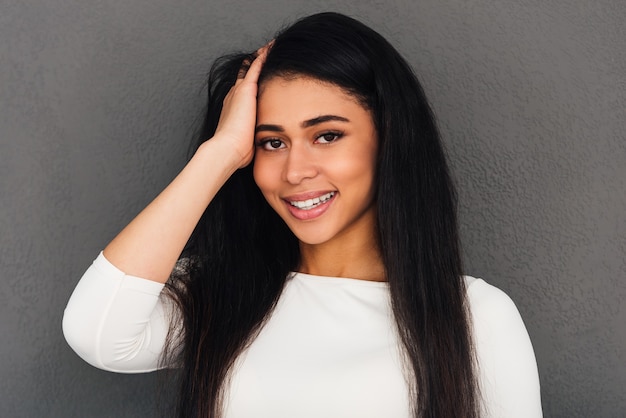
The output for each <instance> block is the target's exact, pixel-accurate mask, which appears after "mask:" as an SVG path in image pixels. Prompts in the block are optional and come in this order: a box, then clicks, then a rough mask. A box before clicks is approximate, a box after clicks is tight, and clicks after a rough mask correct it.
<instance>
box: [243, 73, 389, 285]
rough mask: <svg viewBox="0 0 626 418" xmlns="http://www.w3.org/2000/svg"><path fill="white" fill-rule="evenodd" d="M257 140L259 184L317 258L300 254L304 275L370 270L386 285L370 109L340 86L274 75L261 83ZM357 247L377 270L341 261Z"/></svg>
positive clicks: (348, 274)
mask: <svg viewBox="0 0 626 418" xmlns="http://www.w3.org/2000/svg"><path fill="white" fill-rule="evenodd" d="M255 141H256V144H257V152H256V155H255V160H254V180H255V182H256V184H257V186H258V187H259V189H260V190H261V192H262V193H263V196H264V197H265V199H266V200H267V202H268V203H269V204H270V206H271V207H272V208H273V209H274V210H275V211H276V213H278V215H279V216H280V217H281V218H282V219H283V220H284V221H285V223H286V224H287V225H288V226H289V229H290V230H291V231H292V232H293V233H294V235H295V236H296V237H297V238H298V240H299V241H300V243H301V244H300V249H301V251H315V253H316V257H307V256H303V257H301V263H300V266H299V269H298V270H299V271H302V272H303V273H310V274H317V275H322V276H344V277H361V276H362V275H363V274H364V272H365V271H368V270H370V271H372V272H376V273H378V275H377V276H372V277H371V278H370V279H371V280H384V279H385V276H384V268H383V265H382V260H381V258H380V251H379V249H378V245H377V242H376V241H377V240H376V237H375V234H373V231H375V229H376V226H375V224H376V215H375V207H374V194H375V183H374V173H375V171H376V157H377V151H378V138H377V134H376V129H375V127H374V122H373V119H372V114H371V112H370V111H369V110H368V109H366V108H364V107H363V106H362V105H361V104H360V103H359V102H358V101H357V100H356V99H355V98H354V97H353V96H352V95H349V94H347V93H346V92H345V91H343V90H342V89H341V88H340V87H338V86H336V85H333V84H329V83H324V82H321V81H319V80H315V79H311V78H308V77H296V78H293V77H292V78H289V79H285V78H281V77H273V78H271V79H269V80H265V81H264V82H263V83H262V84H261V86H260V92H259V98H258V110H257V128H256V139H255ZM353 243H362V244H364V249H365V248H367V253H365V254H361V253H360V254H358V258H359V259H362V260H370V261H371V263H367V264H374V262H376V264H378V265H372V266H365V265H364V264H359V263H349V264H346V263H345V262H343V261H340V260H341V259H342V258H343V257H337V255H339V254H342V253H345V249H346V248H352V249H351V252H353V251H354V248H353V247H354V245H353ZM351 244H352V245H351ZM314 260H317V261H318V262H319V261H322V260H323V262H322V263H321V264H317V263H315V262H314ZM330 261H333V262H330ZM314 263H315V265H314ZM365 267H370V268H367V269H364V268H365ZM372 267H373V270H372V269H371V268H372ZM355 270H356V271H355ZM370 276H371V275H368V277H370Z"/></svg>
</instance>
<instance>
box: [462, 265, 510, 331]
mask: <svg viewBox="0 0 626 418" xmlns="http://www.w3.org/2000/svg"><path fill="white" fill-rule="evenodd" d="M465 283H466V286H467V301H468V305H469V309H470V312H471V315H472V319H473V321H474V325H475V326H476V325H480V323H483V322H488V323H489V324H490V325H492V326H497V325H498V324H507V323H509V322H510V321H521V317H520V314H519V311H518V310H517V307H516V306H515V303H514V302H513V300H512V299H511V298H510V297H509V295H507V294H506V293H504V292H503V291H502V290H500V289H498V288H497V287H495V286H493V285H491V284H489V283H487V282H485V281H484V280H483V279H478V278H475V277H471V276H465ZM477 321H480V323H477Z"/></svg>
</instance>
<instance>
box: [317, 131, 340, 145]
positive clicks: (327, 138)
mask: <svg viewBox="0 0 626 418" xmlns="http://www.w3.org/2000/svg"><path fill="white" fill-rule="evenodd" d="M342 136H343V133H341V132H324V133H323V134H321V135H319V136H318V137H317V139H316V141H317V142H319V143H321V144H330V143H331V142H334V141H336V140H338V139H339V138H341V137H342Z"/></svg>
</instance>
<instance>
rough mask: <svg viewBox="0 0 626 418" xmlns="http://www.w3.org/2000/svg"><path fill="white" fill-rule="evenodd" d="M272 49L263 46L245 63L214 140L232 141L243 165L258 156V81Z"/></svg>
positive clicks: (225, 104) (228, 98) (221, 115)
mask: <svg viewBox="0 0 626 418" xmlns="http://www.w3.org/2000/svg"><path fill="white" fill-rule="evenodd" d="M270 48H271V43H269V44H267V45H265V46H264V47H262V48H260V49H259V50H258V51H257V54H256V58H254V60H252V62H251V63H250V61H248V60H245V61H244V62H243V64H242V66H241V69H240V70H239V75H238V77H237V81H236V82H235V85H234V86H233V87H232V88H231V89H230V91H229V92H228V94H227V95H226V97H225V98H224V106H223V108H222V113H221V114H220V119H219V123H218V125H217V129H216V130H215V135H214V137H213V139H212V140H213V141H215V140H222V141H228V143H229V144H230V145H231V146H232V147H233V151H235V152H236V153H237V155H238V156H239V157H240V159H241V163H240V165H239V168H242V167H245V166H247V165H248V164H250V162H252V157H253V156H254V124H255V121H256V101H257V92H258V84H257V81H258V79H259V74H260V73H261V68H262V67H263V62H264V61H265V58H266V56H267V52H268V51H269V49H270Z"/></svg>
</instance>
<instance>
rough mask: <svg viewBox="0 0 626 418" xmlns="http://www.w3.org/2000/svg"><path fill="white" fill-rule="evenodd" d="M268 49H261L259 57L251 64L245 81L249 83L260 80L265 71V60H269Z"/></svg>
mask: <svg viewBox="0 0 626 418" xmlns="http://www.w3.org/2000/svg"><path fill="white" fill-rule="evenodd" d="M268 51H269V49H268V48H265V47H263V48H261V49H260V50H259V51H258V55H257V56H256V58H255V59H254V61H252V63H251V64H250V67H249V68H248V71H246V74H245V77H244V78H245V79H246V80H248V81H252V82H255V83H256V81H257V80H258V79H259V75H260V74H261V69H263V64H264V63H265V59H266V58H267V53H268Z"/></svg>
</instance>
